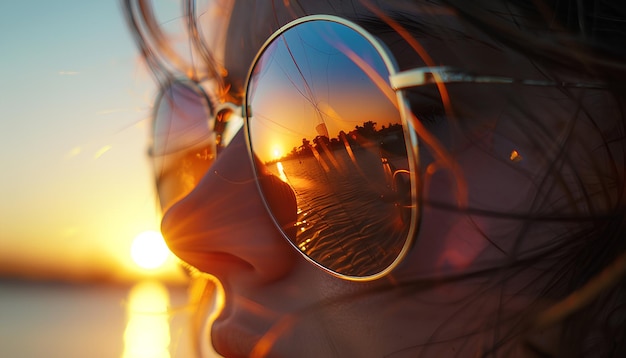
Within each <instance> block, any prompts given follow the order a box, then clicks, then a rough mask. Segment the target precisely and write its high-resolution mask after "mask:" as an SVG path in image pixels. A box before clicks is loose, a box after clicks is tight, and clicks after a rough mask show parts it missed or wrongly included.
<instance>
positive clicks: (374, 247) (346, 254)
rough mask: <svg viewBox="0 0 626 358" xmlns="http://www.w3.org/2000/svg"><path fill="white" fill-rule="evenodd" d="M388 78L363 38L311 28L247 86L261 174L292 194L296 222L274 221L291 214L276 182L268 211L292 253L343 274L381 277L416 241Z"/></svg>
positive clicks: (284, 44) (270, 58) (300, 31)
mask: <svg viewBox="0 0 626 358" xmlns="http://www.w3.org/2000/svg"><path fill="white" fill-rule="evenodd" d="M388 78H389V71H388V69H387V65H386V64H385V62H384V60H383V58H382V56H381V54H380V53H379V52H378V51H377V49H376V48H375V47H374V46H373V45H372V43H370V42H369V41H368V40H367V38H365V37H364V36H363V35H361V34H360V33H358V32H357V31H355V30H353V29H351V28H350V27H347V26H345V25H342V24H339V23H336V22H331V21H311V22H304V23H301V24H299V25H296V26H295V27H291V28H289V29H288V30H286V31H285V32H283V33H282V34H281V35H279V36H277V37H275V38H274V40H273V41H272V42H271V43H270V44H269V45H268V46H267V47H266V48H265V50H264V51H263V53H262V54H261V55H260V56H259V58H258V60H257V62H256V64H255V67H254V68H253V71H252V75H251V78H250V81H249V84H248V92H247V103H246V104H247V112H248V113H247V114H248V118H247V120H248V131H249V133H248V135H249V140H250V147H251V150H252V154H253V155H254V161H255V164H256V170H257V173H258V175H259V176H260V177H263V176H267V175H268V173H271V174H273V175H274V176H276V177H277V178H280V179H281V180H282V182H285V183H287V184H288V185H289V186H290V187H291V189H292V190H293V192H294V195H295V198H296V204H297V220H295V221H293V220H283V221H284V222H280V221H281V220H280V219H279V217H295V215H294V216H289V215H276V213H278V212H283V211H284V207H282V206H286V205H282V206H281V203H280V202H277V201H275V200H273V199H272V198H273V197H276V195H273V193H272V191H273V190H275V188H276V187H278V185H275V184H267V183H276V181H263V180H261V181H260V188H261V192H262V193H263V196H264V198H265V200H266V203H267V205H268V207H269V209H270V211H271V212H273V213H274V215H273V216H274V218H275V220H276V221H277V223H278V225H280V226H281V228H282V230H283V232H284V233H285V234H286V236H288V238H289V240H290V241H291V242H292V243H293V245H295V246H296V247H297V248H299V249H300V250H301V251H302V252H303V253H304V254H305V255H306V256H308V257H309V258H310V259H312V260H313V261H315V262H317V263H318V264H320V265H321V266H323V267H325V268H327V269H330V270H331V271H334V272H336V273H338V274H340V275H345V276H350V277H368V276H374V275H377V274H379V273H381V272H383V271H384V270H386V269H387V268H389V267H390V266H392V265H393V263H394V262H396V261H397V259H398V257H399V256H400V255H401V253H402V252H404V251H405V250H404V249H406V246H407V245H409V241H410V240H409V234H410V233H409V231H410V228H411V227H412V224H411V222H412V216H414V215H413V214H414V212H415V209H414V205H413V204H412V203H413V200H412V192H414V189H412V187H414V185H413V184H412V182H411V181H412V175H411V172H410V170H409V162H410V160H409V154H408V153H407V146H406V141H405V128H403V125H402V119H401V116H400V110H399V108H398V107H399V106H398V103H397V102H398V100H397V95H396V93H395V92H394V91H393V90H391V88H390V85H389V83H388ZM264 183H266V184H264ZM277 190H279V189H277Z"/></svg>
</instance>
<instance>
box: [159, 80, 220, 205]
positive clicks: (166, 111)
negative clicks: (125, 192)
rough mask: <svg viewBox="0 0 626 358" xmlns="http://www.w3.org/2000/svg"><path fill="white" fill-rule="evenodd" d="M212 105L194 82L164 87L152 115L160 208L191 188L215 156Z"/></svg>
mask: <svg viewBox="0 0 626 358" xmlns="http://www.w3.org/2000/svg"><path fill="white" fill-rule="evenodd" d="M210 118H211V108H210V105H209V99H208V97H207V96H206V94H205V93H204V92H203V91H202V89H201V88H200V87H199V86H198V85H197V84H195V83H193V82H191V81H174V82H172V83H170V84H168V85H166V86H164V88H163V89H162V90H161V95H160V96H159V98H158V100H157V102H156V105H155V112H154V118H153V121H154V122H153V138H152V147H151V149H150V154H151V156H152V159H153V165H154V172H155V176H156V178H157V184H158V192H159V199H160V202H161V207H162V208H163V209H166V208H167V207H169V206H171V204H172V203H174V202H175V201H177V200H178V199H179V198H181V197H183V196H184V195H186V194H187V193H189V191H191V190H192V189H193V188H194V187H195V185H196V184H197V182H198V181H199V180H200V178H201V177H202V176H203V175H204V174H205V173H206V170H207V169H208V167H209V166H210V164H211V163H212V161H213V159H214V157H215V152H216V149H215V135H214V132H213V130H212V128H210V121H209V119H210Z"/></svg>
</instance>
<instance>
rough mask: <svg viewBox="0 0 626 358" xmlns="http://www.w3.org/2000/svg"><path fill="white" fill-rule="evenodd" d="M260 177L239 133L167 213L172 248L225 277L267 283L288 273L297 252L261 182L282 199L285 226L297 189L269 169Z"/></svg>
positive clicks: (290, 218) (292, 214) (164, 226)
mask: <svg viewBox="0 0 626 358" xmlns="http://www.w3.org/2000/svg"><path fill="white" fill-rule="evenodd" d="M255 177H257V176H255V175H254V172H253V168H252V166H251V163H250V160H249V156H248V152H247V148H246V144H245V139H244V137H243V134H242V133H241V132H240V133H239V134H237V135H236V136H235V137H234V138H233V140H232V141H231V143H230V144H229V146H228V147H227V148H225V149H224V150H223V151H222V153H221V154H220V155H219V157H218V158H217V160H216V161H215V163H214V164H213V165H212V166H211V168H210V169H209V170H208V171H207V174H206V175H205V176H204V177H203V178H202V180H200V182H199V183H198V185H197V186H196V187H195V189H193V190H192V191H191V192H190V193H189V194H188V195H187V196H186V197H184V198H183V199H182V200H180V201H179V202H178V203H176V204H174V205H173V206H172V207H171V208H170V209H169V210H167V212H166V213H165V215H164V217H163V220H162V223H161V231H162V233H163V236H164V237H165V240H166V242H167V244H168V246H169V248H170V249H171V250H172V252H173V253H174V254H175V255H177V256H178V257H179V258H180V259H182V260H183V261H185V262H186V263H188V264H190V265H192V266H194V267H195V268H197V269H199V270H200V271H203V272H207V273H210V274H212V275H214V276H216V277H217V278H218V279H222V280H230V279H232V278H233V276H240V277H245V278H246V280H249V279H253V280H256V281H260V282H268V281H272V280H276V279H279V278H281V277H282V276H284V275H286V274H287V273H289V272H290V271H291V269H292V267H293V266H294V264H295V262H296V260H297V259H298V254H297V252H296V251H295V250H294V248H292V247H290V244H289V243H288V242H287V240H285V239H284V238H283V236H282V234H281V232H280V231H279V229H278V228H277V226H276V224H275V223H274V221H273V220H272V217H271V216H270V215H269V213H268V212H267V209H266V207H265V204H264V202H263V199H262V198H261V196H260V194H259V191H258V187H257V186H258V184H257V182H258V181H260V182H261V185H262V186H263V187H264V188H270V187H271V188H273V189H274V190H272V195H271V198H270V199H269V200H271V201H273V202H274V201H278V202H280V203H281V204H280V205H279V206H278V207H280V208H281V209H280V210H278V212H277V213H275V215H274V216H275V217H277V221H278V222H280V223H285V225H286V226H288V225H289V224H288V223H290V222H292V223H293V222H295V220H296V215H297V212H296V209H297V207H296V201H295V197H294V195H293V191H292V190H291V189H290V188H289V187H288V186H287V184H285V183H283V182H282V181H280V179H278V178H275V177H273V176H271V175H269V174H268V175H261V176H259V178H258V179H255ZM272 205H274V204H272ZM272 207H273V208H274V206H272Z"/></svg>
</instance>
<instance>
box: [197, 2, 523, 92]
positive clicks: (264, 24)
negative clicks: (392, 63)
mask: <svg viewBox="0 0 626 358" xmlns="http://www.w3.org/2000/svg"><path fill="white" fill-rule="evenodd" d="M212 8H213V11H215V12H218V13H219V14H220V16H219V18H218V19H216V20H218V21H215V22H213V23H211V24H209V26H211V27H212V31H211V34H212V35H211V44H210V46H211V50H212V51H213V52H214V54H215V55H216V57H217V59H218V61H219V62H220V63H221V64H223V65H224V67H225V69H226V70H227V73H228V75H227V79H226V80H227V82H228V84H229V85H230V86H232V87H231V90H234V91H237V92H242V87H243V85H244V83H245V79H246V76H247V73H248V71H249V69H250V66H251V64H252V61H253V59H254V58H255V56H256V54H257V53H258V51H259V50H260V49H261V48H262V46H263V44H264V43H265V42H266V41H267V39H268V38H269V37H270V36H271V35H272V34H273V33H274V32H275V31H276V30H278V29H279V28H280V27H281V26H283V25H285V24H287V23H289V22H290V21H292V20H295V19H297V18H300V17H303V16H307V15H316V14H324V15H335V16H340V17H342V18H345V19H347V20H351V21H353V22H355V23H358V24H359V25H361V26H363V27H364V28H365V29H367V30H368V31H370V32H371V33H372V34H374V35H375V36H376V37H378V38H379V39H380V40H381V41H382V42H383V43H384V44H385V45H386V47H387V48H388V49H389V50H390V51H391V53H392V55H393V56H394V58H395V59H396V61H397V62H398V65H399V67H400V69H406V68H412V67H419V66H424V65H425V62H424V60H423V56H422V55H420V54H418V51H417V50H416V49H415V46H411V44H410V43H409V42H408V41H407V40H406V39H404V38H403V35H401V34H399V33H398V32H397V31H396V30H394V29H393V26H391V25H390V24H393V25H399V26H401V27H402V28H403V29H406V30H407V34H408V35H409V36H410V37H411V38H412V39H415V40H417V41H416V42H415V43H416V44H417V45H418V46H419V47H421V48H423V51H424V53H426V54H427V56H428V57H430V58H432V60H433V62H434V64H435V65H446V66H456V67H460V68H463V69H465V70H469V71H475V72H484V71H481V69H484V68H489V70H490V74H502V75H507V74H510V73H511V70H513V69H514V70H515V73H517V74H523V73H524V69H528V71H534V67H533V66H532V65H530V63H529V62H528V61H525V60H524V59H522V58H520V57H519V56H517V57H516V55H515V54H513V53H512V52H511V51H506V50H503V49H502V47H501V46H497V44H496V43H494V41H493V40H492V39H490V38H489V37H488V36H486V35H485V34H484V33H482V32H480V31H478V30H477V29H476V28H474V27H472V26H471V25H469V24H468V23H466V22H463V21H462V20H461V19H460V18H459V17H458V16H457V15H456V12H455V11H454V10H452V9H450V8H448V7H446V6H444V5H441V4H437V3H436V2H433V1H424V2H416V1H404V0H396V1H384V2H383V1H379V2H375V1H360V0H355V1H324V0H301V1H289V0H286V1H282V2H276V1H263V2H258V1H257V2H251V1H241V0H213V3H212ZM203 26H204V25H203Z"/></svg>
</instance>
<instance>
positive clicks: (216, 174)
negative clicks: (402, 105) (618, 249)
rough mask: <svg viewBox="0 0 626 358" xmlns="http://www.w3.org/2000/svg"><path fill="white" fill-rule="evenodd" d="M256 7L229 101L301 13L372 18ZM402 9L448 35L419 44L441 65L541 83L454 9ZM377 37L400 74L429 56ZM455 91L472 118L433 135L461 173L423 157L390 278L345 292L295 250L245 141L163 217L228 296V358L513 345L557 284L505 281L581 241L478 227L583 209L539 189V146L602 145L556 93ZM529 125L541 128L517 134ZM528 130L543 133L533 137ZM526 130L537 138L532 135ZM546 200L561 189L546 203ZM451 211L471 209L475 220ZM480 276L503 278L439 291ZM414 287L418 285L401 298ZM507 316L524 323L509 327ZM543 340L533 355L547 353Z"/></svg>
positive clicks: (469, 351) (234, 64)
mask: <svg viewBox="0 0 626 358" xmlns="http://www.w3.org/2000/svg"><path fill="white" fill-rule="evenodd" d="M285 3H288V2H285ZM394 4H395V3H394ZM250 6H251V5H250V3H249V2H236V3H235V5H234V8H233V12H232V18H231V21H230V25H229V28H228V37H226V41H225V46H226V47H225V51H224V58H223V61H224V65H225V67H226V70H227V71H228V76H227V80H228V82H229V84H230V85H231V86H232V87H231V91H232V92H233V93H238V92H240V91H243V87H242V86H243V84H244V83H245V80H246V76H247V73H248V71H249V67H250V65H251V63H252V61H253V58H254V56H255V54H256V52H257V51H258V50H259V48H260V47H261V45H262V44H263V42H264V41H265V40H266V39H267V37H269V36H270V35H271V34H272V33H273V32H274V31H275V30H277V29H278V28H279V27H280V26H281V25H283V24H285V23H286V22H288V21H289V20H291V19H294V17H295V15H294V14H295V13H298V14H302V12H303V11H304V12H305V13H306V14H316V13H319V14H329V15H338V16H341V17H344V18H346V19H349V20H353V21H356V20H358V19H362V18H363V16H370V17H372V18H374V16H373V15H372V13H371V12H370V10H368V9H367V7H366V6H365V5H363V4H361V3H360V2H355V3H350V4H349V5H347V4H343V3H339V4H333V3H326V2H321V1H318V0H311V1H299V2H298V5H295V3H294V5H292V6H291V7H286V8H285V7H283V5H280V6H279V5H277V3H276V2H255V3H254V5H253V7H254V8H250ZM385 6H387V7H391V6H392V5H390V4H388V3H387V5H385ZM397 6H398V7H399V8H400V9H404V10H405V11H409V10H410V11H411V12H412V13H414V15H411V17H410V18H412V19H414V20H415V21H416V22H417V23H419V22H420V21H423V22H424V23H428V24H441V26H443V28H445V29H446V31H442V32H441V33H439V34H438V35H437V36H434V35H432V34H429V33H428V32H427V31H425V32H419V31H415V32H414V33H413V36H415V38H416V39H417V40H418V41H419V43H420V44H421V45H422V46H423V47H424V50H425V51H426V52H428V53H429V55H430V56H431V57H432V59H433V61H434V62H435V63H436V64H438V65H446V66H455V67H459V68H462V69H467V70H469V71H471V72H476V73H486V74H492V75H493V74H495V75H508V76H517V77H525V78H541V76H540V75H539V73H538V70H537V69H536V67H535V66H534V65H533V63H532V62H531V61H530V60H529V59H528V58H525V57H524V56H522V55H520V54H518V53H516V52H513V51H511V50H507V49H503V48H502V47H501V46H496V44H495V43H494V42H493V41H491V40H489V39H488V38H487V37H486V36H484V35H482V34H480V33H479V32H478V31H477V30H476V29H474V28H471V27H470V26H468V25H467V24H464V23H463V22H462V21H461V20H460V19H458V18H457V17H456V15H455V14H454V12H453V11H450V10H449V9H446V8H445V7H440V6H438V5H432V4H426V5H424V6H423V8H420V5H415V4H414V3H413V2H407V3H406V4H404V5H403V4H402V2H399V3H398V4H397ZM375 35H376V34H375ZM377 35H378V37H379V38H380V40H382V41H383V42H384V43H385V45H386V46H387V47H388V48H389V50H390V51H391V53H392V54H394V56H395V57H396V59H397V61H398V63H399V65H400V66H401V67H402V68H411V67H420V66H423V65H424V60H423V58H421V57H420V56H418V55H417V54H416V53H415V51H414V50H413V49H411V48H410V47H409V46H408V45H407V43H406V42H405V41H404V40H402V39H401V38H400V37H399V36H398V34H397V33H394V32H391V31H386V32H384V33H381V34H377ZM218 42H219V41H218ZM217 53H220V51H217ZM449 91H450V98H451V101H452V102H454V103H458V104H459V105H460V107H462V108H463V110H462V115H459V116H458V117H457V119H456V120H457V122H453V121H452V120H449V119H446V118H437V119H436V120H432V121H429V122H428V123H425V126H426V128H427V129H428V130H429V132H430V133H432V134H433V135H434V137H435V138H436V140H437V143H438V145H440V146H441V147H442V148H444V149H445V152H446V158H450V159H452V160H453V163H454V168H453V167H451V166H450V165H448V166H447V167H446V166H445V165H442V163H443V161H442V160H443V159H442V158H439V157H437V155H434V154H430V153H431V149H432V148H428V146H427V145H423V148H420V153H421V163H420V165H421V169H420V172H421V175H422V177H423V178H424V186H423V193H422V195H423V201H424V203H425V205H424V207H423V209H422V213H421V215H422V218H421V226H420V229H419V234H418V236H417V240H416V243H415V245H414V247H413V248H412V250H411V251H410V253H409V254H408V256H407V257H406V258H405V260H404V261H403V262H402V263H401V264H400V266H399V267H398V268H396V269H395V270H394V271H393V272H392V273H391V274H389V275H387V276H385V277H383V278H381V279H378V280H376V281H372V282H352V281H346V280H342V279H340V278H337V277H334V276H332V275H330V274H328V273H326V272H323V271H322V270H320V269H318V268H316V267H314V266H313V265H312V264H311V263H309V262H308V261H307V260H306V259H305V258H304V257H302V255H301V254H300V253H298V252H297V251H296V250H295V249H294V248H293V247H291V246H290V244H289V243H288V242H287V241H286V240H285V239H284V238H283V236H282V235H281V233H280V232H279V231H278V229H277V228H276V226H275V225H274V223H273V221H272V219H271V218H270V217H269V215H268V213H267V210H266V208H265V206H264V204H263V201H262V199H261V197H260V195H259V193H258V189H257V186H256V182H255V180H254V174H253V169H252V167H251V164H250V162H249V159H248V155H247V149H246V144H245V139H244V137H243V134H242V133H239V134H238V135H237V136H236V137H235V138H234V139H233V141H232V142H231V144H230V145H229V146H228V147H227V148H226V149H225V150H224V151H223V152H222V153H221V154H220V156H219V157H218V159H217V160H216V161H215V163H214V164H213V166H212V167H211V169H210V170H209V172H208V173H207V174H206V175H205V176H204V177H203V178H202V179H201V180H200V181H199V183H198V184H197V186H196V187H195V189H194V190H193V191H191V192H190V193H189V194H188V195H187V196H186V197H184V198H183V199H182V200H181V201H179V202H178V203H177V204H175V205H173V206H172V207H171V208H170V209H169V210H168V211H167V212H166V213H165V216H164V219H163V223H162V230H163V233H164V235H165V236H166V238H167V240H168V243H169V245H170V247H171V248H172V249H173V251H174V252H175V253H176V254H177V255H178V256H179V257H181V258H182V259H183V260H185V261H186V262H188V263H189V264H191V265H193V266H195V267H197V268H198V269H200V270H201V271H204V272H207V273H209V274H211V275H213V276H215V277H216V278H217V279H218V280H219V281H220V282H221V283H222V285H223V288H224V293H225V301H224V307H223V310H222V311H221V313H220V314H219V316H218V317H217V319H216V321H215V323H214V325H213V327H212V341H213V344H214V346H215V348H216V350H217V351H218V352H219V353H221V354H223V355H225V356H251V355H255V354H257V355H258V356H263V355H264V354H267V355H268V356H276V357H282V356H285V357H290V356H302V357H304V356H311V357H327V356H354V357H365V356H372V357H379V356H392V357H396V356H397V357H403V356H418V355H420V354H422V355H429V354H430V355H432V356H456V355H459V356H468V355H475V354H480V353H485V352H486V350H487V349H489V347H492V346H494V345H496V344H497V342H499V340H506V338H507V337H508V336H509V335H510V334H513V333H514V332H515V329H516V327H517V324H518V323H519V320H517V317H516V316H515V313H516V312H520V311H521V310H522V309H525V308H528V306H529V305H530V304H531V303H533V302H534V299H535V295H536V294H537V292H536V291H538V290H539V287H541V284H540V282H542V280H547V279H549V277H545V276H542V274H543V272H544V270H545V267H543V266H542V265H537V267H536V268H532V269H531V268H526V269H524V270H517V271H516V272H514V273H512V272H511V271H510V270H508V271H507V270H497V269H496V268H498V267H504V266H506V265H510V264H511V263H513V262H516V261H518V260H520V259H523V258H525V257H526V256H528V255H530V254H531V253H533V252H536V251H537V250H541V249H542V248H544V247H546V246H547V243H548V242H550V239H553V238H554V237H559V235H561V234H563V233H565V232H566V231H567V230H571V227H565V226H564V225H563V224H560V225H550V224H542V225H533V224H529V223H528V222H525V221H523V220H520V219H519V218H514V219H512V218H505V217H494V216H490V215H484V214H481V213H485V212H496V213H513V214H523V213H527V212H530V211H534V212H545V213H552V212H558V210H562V209H560V208H561V207H563V208H564V207H567V205H568V203H566V202H559V200H560V199H562V198H563V197H564V195H562V191H565V190H566V189H562V190H561V189H560V188H567V191H568V194H569V196H570V198H569V199H570V200H571V201H572V202H576V199H577V198H579V197H580V196H581V195H582V194H581V193H580V190H578V191H577V190H575V188H574V186H573V184H572V183H571V182H568V181H571V180H573V179H572V178H568V177H565V178H561V179H562V180H561V181H560V182H558V184H557V180H556V179H554V178H552V177H549V176H548V175H545V173H546V168H548V167H549V166H550V163H551V159H550V158H552V156H553V155H554V154H555V153H556V151H557V148H556V147H555V146H550V145H545V141H547V139H550V140H552V141H553V142H554V143H556V142H559V141H560V140H564V138H565V136H566V134H569V135H574V136H576V133H577V132H579V131H580V132H581V133H583V132H586V133H587V136H586V137H585V138H586V139H585V140H584V141H580V142H579V143H578V142H577V143H575V144H572V145H571V146H570V150H571V151H572V152H575V151H577V150H582V149H583V148H586V147H588V146H591V145H593V144H594V143H595V142H594V141H595V140H597V139H598V138H597V137H596V136H594V134H593V133H592V134H589V133H590V131H593V130H590V129H589V128H585V127H584V126H582V127H581V126H577V127H576V128H572V127H571V126H569V124H571V119H572V118H573V117H574V116H575V113H576V110H575V108H573V103H574V102H573V101H572V100H571V98H567V96H566V95H564V94H563V93H562V92H560V91H558V90H555V89H545V88H542V89H539V88H521V87H514V86H509V87H507V86H506V85H501V86H499V87H494V86H493V85H479V84H470V85H458V86H456V87H455V86H451V87H450V88H449ZM411 96H415V94H412V95H409V101H410V102H412V103H413V102H414V101H413V97H411ZM277 101H280V99H279V98H277ZM590 110H591V111H595V110H596V108H590ZM414 112H415V110H414ZM416 115H418V114H416ZM528 117H531V118H534V119H541V121H540V123H539V124H538V123H537V122H533V123H530V124H529V123H526V122H523V120H525V118H528ZM468 118H469V119H471V120H469V119H468ZM531 124H532V125H534V126H536V128H540V129H541V130H540V131H539V130H537V129H529V128H530V127H529V126H530V125H531ZM533 128H534V127H533ZM530 130H533V131H536V132H534V134H533V135H529V134H528V133H529V132H530ZM515 153H517V156H516V155H515ZM578 159H580V160H581V161H586V160H590V158H588V157H587V158H583V157H580V158H578ZM570 164H571V163H570ZM588 164H589V163H587V162H581V164H580V165H581V166H584V165H588ZM571 170H572V171H575V168H573V169H571ZM542 175H543V176H542ZM570 184H571V185H570ZM547 186H550V187H551V190H549V192H542V190H541V188H543V187H547ZM428 203H438V204H441V205H428ZM559 205H560V207H557V206H559ZM451 207H452V208H455V207H456V208H459V207H469V208H474V209H476V210H475V211H474V212H473V214H468V213H466V212H460V211H459V210H451V209H450V208H451ZM480 270H493V271H490V273H489V274H485V275H476V277H474V278H466V279H463V280H451V281H448V282H447V283H444V282H443V281H439V282H438V284H436V285H431V284H430V283H433V282H437V280H438V279H441V278H443V277H450V275H454V274H463V273H468V272H478V271H480ZM408 280H412V281H413V282H414V283H413V284H403V282H406V281H408ZM503 317H516V318H515V319H512V320H509V321H506V320H502V318H503ZM520 319H521V318H520ZM547 336H548V335H547V334H545V335H543V338H542V339H543V341H542V339H538V338H537V341H536V342H533V344H537V345H540V346H542V347H544V348H546V347H547V346H549V343H547V342H545V341H546V340H548V341H549V339H547V338H546V337H547ZM526 338H527V339H530V340H535V338H536V337H535V338H533V337H531V338H528V337H526ZM517 344H519V342H515V341H513V342H512V343H511V345H510V349H511V350H508V349H509V348H506V349H507V352H508V353H510V354H513V353H520V352H521V348H520V347H521V344H519V345H517ZM507 347H509V346H507ZM547 349H549V348H547ZM420 356H421V355H420Z"/></svg>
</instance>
